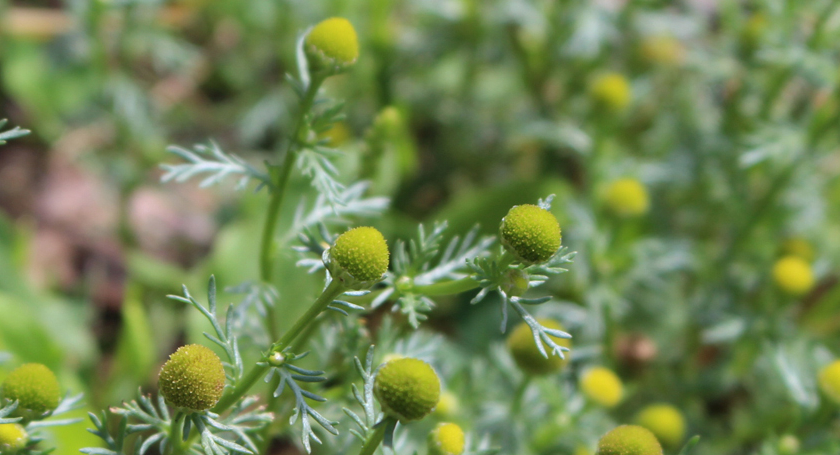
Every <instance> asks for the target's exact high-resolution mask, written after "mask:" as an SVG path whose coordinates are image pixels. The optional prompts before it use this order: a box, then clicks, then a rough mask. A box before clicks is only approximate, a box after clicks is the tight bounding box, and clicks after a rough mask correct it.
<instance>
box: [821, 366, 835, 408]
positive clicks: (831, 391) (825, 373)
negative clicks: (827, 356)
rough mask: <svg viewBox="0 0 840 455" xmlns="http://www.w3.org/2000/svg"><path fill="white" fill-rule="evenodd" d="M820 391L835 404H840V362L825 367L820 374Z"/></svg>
mask: <svg viewBox="0 0 840 455" xmlns="http://www.w3.org/2000/svg"><path fill="white" fill-rule="evenodd" d="M819 383H820V390H822V391H823V393H824V394H825V395H826V396H827V397H828V398H830V399H831V401H833V402H834V403H835V404H840V360H835V361H834V362H832V363H830V364H828V365H826V366H824V367H823V368H822V369H821V370H820V373H819Z"/></svg>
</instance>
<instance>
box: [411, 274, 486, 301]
mask: <svg viewBox="0 0 840 455" xmlns="http://www.w3.org/2000/svg"><path fill="white" fill-rule="evenodd" d="M478 286H479V285H478V281H475V280H474V279H472V278H471V277H466V278H461V279H460V280H450V281H441V282H440V283H434V284H427V285H425V286H415V287H414V288H412V291H414V292H416V293H418V294H422V295H425V296H429V297H434V296H441V295H454V294H460V293H462V292H467V291H471V290H473V289H476V288H478Z"/></svg>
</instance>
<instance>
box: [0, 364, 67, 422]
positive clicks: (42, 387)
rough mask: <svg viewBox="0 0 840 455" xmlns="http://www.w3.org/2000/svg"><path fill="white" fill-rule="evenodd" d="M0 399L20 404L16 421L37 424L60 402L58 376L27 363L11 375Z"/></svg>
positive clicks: (2, 387)
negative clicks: (20, 419)
mask: <svg viewBox="0 0 840 455" xmlns="http://www.w3.org/2000/svg"><path fill="white" fill-rule="evenodd" d="M0 396H2V397H3V399H5V400H8V401H15V400H17V402H18V408H17V410H15V412H14V413H13V416H14V417H23V418H24V420H38V419H41V418H44V417H46V416H48V415H49V413H51V412H52V411H54V410H55V408H56V407H58V403H59V402H60V401H61V391H60V387H59V385H58V379H56V377H55V374H54V373H53V372H52V371H50V369H49V368H47V367H46V366H44V365H41V364H40V363H27V364H25V365H21V366H19V367H18V368H17V369H15V370H14V371H12V372H11V373H10V374H9V376H8V377H6V380H5V381H3V385H2V386H0Z"/></svg>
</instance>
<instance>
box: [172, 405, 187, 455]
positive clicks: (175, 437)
mask: <svg viewBox="0 0 840 455" xmlns="http://www.w3.org/2000/svg"><path fill="white" fill-rule="evenodd" d="M186 416H187V414H186V413H184V412H183V411H178V412H177V413H176V414H175V418H174V419H172V426H171V427H170V429H169V439H170V440H171V441H172V454H173V455H176V454H180V453H184V420H185V419H186Z"/></svg>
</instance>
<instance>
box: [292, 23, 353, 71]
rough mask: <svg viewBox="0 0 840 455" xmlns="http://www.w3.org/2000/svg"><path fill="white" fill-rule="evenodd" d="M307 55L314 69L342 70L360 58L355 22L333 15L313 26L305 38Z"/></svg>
mask: <svg viewBox="0 0 840 455" xmlns="http://www.w3.org/2000/svg"><path fill="white" fill-rule="evenodd" d="M305 50H306V55H307V57H309V63H310V65H311V67H312V69H313V70H315V71H318V70H321V69H325V70H328V71H331V72H333V73H336V72H340V71H342V70H344V69H346V68H348V67H350V66H351V65H353V64H354V63H356V59H358V58H359V38H358V36H357V35H356V29H354V28H353V24H351V23H350V21H348V20H347V19H345V18H343V17H331V18H329V19H326V20H324V21H321V22H319V23H318V25H316V26H315V27H313V28H312V30H311V31H310V32H309V34H308V35H307V36H306V40H305Z"/></svg>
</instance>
